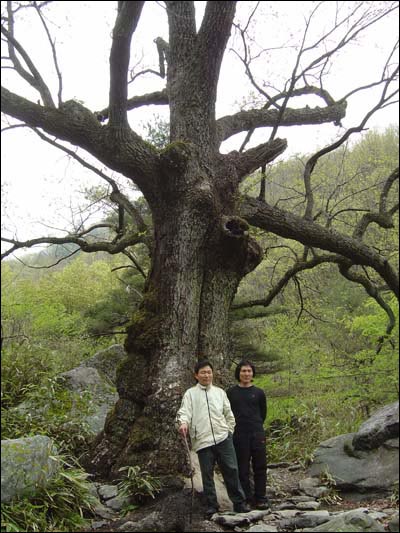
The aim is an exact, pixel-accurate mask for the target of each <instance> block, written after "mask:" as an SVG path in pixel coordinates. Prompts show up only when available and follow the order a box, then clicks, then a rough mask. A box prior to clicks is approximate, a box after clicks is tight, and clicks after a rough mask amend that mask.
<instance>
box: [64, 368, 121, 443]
mask: <svg viewBox="0 0 400 533" xmlns="http://www.w3.org/2000/svg"><path fill="white" fill-rule="evenodd" d="M57 377H58V379H59V380H60V382H62V383H64V385H65V387H66V388H68V389H70V390H71V391H73V392H75V393H76V394H82V393H83V392H84V391H90V392H91V394H92V398H91V406H90V407H91V413H90V414H89V415H87V416H85V417H84V419H85V421H86V423H87V424H88V426H89V430H90V432H91V433H92V434H93V435H97V434H98V433H100V431H102V429H103V428H104V423H105V421H106V417H107V414H108V412H109V411H110V409H111V408H112V407H113V405H114V404H115V403H116V402H117V400H118V394H117V393H116V391H115V389H114V387H113V386H112V385H110V383H109V382H108V381H106V380H105V379H104V378H102V377H101V375H100V374H99V372H98V370H97V369H96V368H92V367H84V366H78V367H76V368H73V369H72V370H69V371H68V372H63V373H62V374H59V375H58V376H57Z"/></svg>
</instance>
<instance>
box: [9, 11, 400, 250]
mask: <svg viewBox="0 0 400 533" xmlns="http://www.w3.org/2000/svg"><path fill="white" fill-rule="evenodd" d="M347 4H352V2H347ZM254 5H255V3H254V2H243V3H242V2H239V5H238V10H237V17H236V19H237V20H245V18H247V17H248V14H249V13H250V12H251V10H252V8H253V7H254ZM315 5H316V3H314V2H276V1H275V2H272V3H270V2H261V6H260V8H259V11H258V12H257V16H256V17H255V20H254V24H257V25H258V29H257V28H255V27H254V32H255V33H254V35H255V43H256V44H255V46H259V47H260V49H261V48H271V47H277V48H278V49H276V50H271V51H270V52H269V53H268V55H262V56H261V57H260V59H259V60H258V62H256V64H255V65H256V67H257V71H258V73H259V75H260V79H261V77H263V78H264V79H271V81H273V82H274V83H276V84H278V83H279V82H280V81H282V80H284V79H287V78H288V77H289V76H290V69H291V68H292V66H293V61H294V56H293V51H294V48H293V47H294V45H295V43H296V42H298V41H299V39H300V33H299V32H300V31H302V29H303V13H305V12H307V13H308V12H309V11H310V9H311V8H312V7H313V6H314V7H315ZM335 5H336V2H327V3H325V7H324V8H323V10H321V16H322V18H321V19H319V20H318V21H317V20H316V21H315V25H314V26H312V27H311V29H310V36H312V35H313V32H317V31H321V29H323V25H324V24H325V23H326V21H327V17H328V15H329V14H330V13H329V11H330V9H333V8H334V6H335ZM203 9H204V2H196V10H197V13H198V17H199V20H200V18H201V14H202V11H203ZM115 15H116V2H107V1H105V2H104V1H103V2H95V1H93V2H79V3H77V2H68V1H64V2H55V3H54V4H51V8H50V10H49V11H48V21H49V28H50V31H51V32H52V34H53V36H55V38H56V46H57V50H58V58H59V63H60V68H61V70H62V72H63V99H64V101H65V100H68V99H70V98H75V99H78V100H80V101H82V102H83V103H84V105H86V106H87V107H89V109H91V110H92V111H96V110H99V109H102V108H103V107H105V106H106V105H107V99H108V80H109V71H108V58H109V50H110V43H111V31H112V27H113V23H114V20H115ZM251 29H253V28H251ZM397 35H398V14H397V12H396V13H395V14H394V15H393V16H392V17H391V20H383V21H382V22H381V23H380V24H379V25H377V26H376V28H374V29H373V31H371V32H369V34H368V37H366V38H362V39H360V41H359V42H358V43H357V44H355V46H353V47H352V53H351V54H350V53H349V51H348V52H346V51H345V52H343V53H342V54H341V55H340V56H339V58H338V63H337V64H336V66H335V68H334V71H332V75H331V76H330V79H329V80H327V85H326V88H328V89H330V90H331V93H332V96H333V97H334V98H335V99H339V98H340V97H341V96H343V95H344V94H346V93H347V92H348V91H349V90H350V89H351V88H354V87H356V86H359V85H362V84H364V83H369V82H371V81H373V79H375V77H376V73H377V72H378V73H380V72H381V69H382V65H383V64H384V59H385V57H386V56H387V53H388V52H389V51H390V49H391V47H392V46H393V43H394V40H395V39H396V36H397ZM157 36H162V37H163V38H164V39H166V40H168V31H167V25H166V16H165V8H164V7H163V5H162V2H159V3H157V2H148V3H146V5H145V7H144V9H143V12H142V17H141V20H140V22H139V25H138V28H137V30H136V32H135V35H134V39H133V48H132V60H131V65H133V64H135V63H136V62H137V61H140V60H141V66H142V68H146V67H147V68H154V69H157V54H156V48H155V45H154V43H153V39H154V38H155V37H157ZM16 37H17V39H19V40H20V41H21V42H22V44H23V45H24V46H25V47H26V49H27V50H28V51H29V53H30V54H31V57H32V59H33V60H34V63H35V64H36V65H37V67H38V68H39V71H40V72H41V73H42V76H43V77H44V78H45V80H46V82H47V83H48V85H50V86H51V88H52V89H53V94H54V95H56V92H57V81H56V77H55V74H54V68H53V66H52V65H53V64H52V59H51V55H50V52H49V49H48V45H47V42H46V39H45V38H44V37H42V30H41V27H40V22H39V20H38V18H37V16H36V15H35V13H34V11H33V10H31V11H30V12H29V14H28V13H27V14H26V16H25V20H24V21H23V24H21V26H18V24H17V25H16ZM237 42H238V38H237V37H235V36H234V35H232V37H231V41H230V43H229V44H228V49H227V53H226V57H225V59H224V63H223V67H222V72H221V78H220V84H219V91H218V103H217V115H218V116H223V115H225V114H230V113H233V112H236V111H238V110H239V109H240V105H241V104H242V103H243V99H244V98H245V97H247V96H248V95H249V93H250V91H251V90H252V88H251V86H250V84H249V82H248V80H247V78H246V77H245V76H244V75H243V67H242V66H241V64H240V61H239V60H238V59H237V57H236V56H235V54H234V53H232V52H231V51H229V48H231V47H233V46H234V45H235V44H236V43H237ZM281 47H284V48H283V49H279V48H281ZM2 55H4V54H2ZM4 74H5V75H4V80H5V82H3V83H4V85H5V86H6V87H8V88H9V89H11V90H15V91H16V92H18V93H19V94H22V95H23V96H26V97H28V98H31V99H33V101H37V98H38V96H37V94H35V92H34V91H33V90H31V89H30V88H29V87H28V88H27V86H26V84H25V83H21V82H20V81H19V80H17V79H16V78H15V77H13V76H12V73H11V72H10V71H5V73H4ZM328 81H329V84H328ZM163 83H164V82H163V80H161V79H160V78H159V77H156V76H152V75H149V76H143V77H140V78H138V80H137V82H135V83H134V85H133V86H132V87H131V88H130V94H129V96H132V95H133V94H142V93H146V92H150V91H154V90H161V89H162V87H163ZM371 98H372V100H371ZM376 98H377V92H375V93H371V94H370V95H369V96H368V97H364V96H363V95H360V94H359V95H358V96H357V97H355V98H354V99H352V100H351V101H350V102H349V108H348V115H347V117H346V119H345V120H344V121H343V126H344V127H349V126H352V125H355V123H358V122H359V121H360V119H361V118H362V116H363V115H364V113H365V110H366V109H365V106H368V105H370V104H371V102H373V101H376ZM305 103H306V102H301V103H299V106H303V105H305ZM318 104H320V102H319V101H318V100H315V101H314V102H309V105H310V106H312V105H318ZM320 105H321V104H320ZM163 109H164V111H163ZM166 112H167V109H166V107H164V108H162V107H160V106H151V107H149V108H146V109H141V110H137V111H134V112H133V113H131V115H130V123H131V126H132V127H133V128H134V129H135V130H136V131H138V132H139V133H142V132H143V123H144V122H147V121H148V120H150V119H151V118H152V117H153V116H154V115H161V116H164V117H165V118H167V115H166ZM397 117H398V107H397V106H391V107H389V108H387V109H386V110H383V111H381V112H379V113H378V114H376V115H375V116H374V117H373V118H372V119H371V121H370V122H369V124H368V126H369V127H378V128H379V129H381V130H383V129H384V128H385V127H387V126H388V125H389V124H393V123H397V121H398V118H397ZM3 126H4V121H3ZM343 131H344V130H340V128H338V127H335V126H333V125H323V126H321V127H314V126H308V127H302V128H282V129H280V130H279V132H278V136H279V137H285V138H287V139H288V142H289V147H288V150H287V152H286V153H285V154H283V156H281V158H287V157H289V156H290V155H293V154H294V153H302V152H308V153H310V152H312V151H315V150H317V149H318V148H321V147H322V146H324V145H325V144H326V143H329V142H331V141H332V140H334V139H335V138H337V136H339V135H340V133H343ZM267 135H269V130H264V131H261V132H259V133H257V135H255V136H254V144H258V143H259V142H265V140H266V138H268V137H266V136H267ZM358 138H359V137H358ZM242 139H243V135H241V136H237V138H233V139H232V140H231V141H230V142H229V143H227V144H226V145H225V146H223V148H222V149H223V151H229V150H232V149H238V148H239V146H240V144H241V142H242ZM94 183H97V184H98V183H99V181H98V179H97V178H95V177H92V176H88V175H87V173H86V172H85V171H83V169H82V168H80V167H79V166H78V165H77V164H75V163H74V162H71V161H69V160H68V159H67V157H66V156H65V155H64V154H63V153H61V152H59V151H57V150H56V149H54V148H51V147H50V146H49V145H47V144H45V143H43V142H42V141H40V140H39V138H38V137H37V136H36V135H35V134H34V133H33V132H27V131H26V130H13V131H9V132H5V133H4V134H2V189H3V195H2V211H3V215H4V214H5V215H6V216H3V223H2V224H3V227H4V226H5V230H4V235H5V236H10V233H9V232H12V233H15V235H17V236H18V238H19V239H21V240H25V239H27V238H33V237H37V236H41V235H44V234H55V230H51V229H48V228H47V226H51V227H54V228H62V227H66V225H67V224H68V223H69V221H70V219H71V213H73V212H74V210H75V207H73V205H75V204H76V201H77V193H78V192H79V191H82V190H83V188H84V186H85V184H86V185H89V184H94ZM4 211H5V213H4ZM39 223H40V224H39ZM43 224H46V225H47V226H45V225H43ZM17 227H18V231H17ZM6 230H8V231H6Z"/></svg>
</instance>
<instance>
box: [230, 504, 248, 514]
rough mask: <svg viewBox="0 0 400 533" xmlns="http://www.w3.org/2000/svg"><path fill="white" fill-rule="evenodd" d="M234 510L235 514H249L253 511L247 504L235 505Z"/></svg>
mask: <svg viewBox="0 0 400 533" xmlns="http://www.w3.org/2000/svg"><path fill="white" fill-rule="evenodd" d="M233 510H234V511H235V513H249V512H250V511H251V509H250V507H249V506H248V505H247V503H245V502H243V503H239V504H238V505H234V507H233Z"/></svg>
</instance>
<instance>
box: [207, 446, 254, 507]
mask: <svg viewBox="0 0 400 533" xmlns="http://www.w3.org/2000/svg"><path fill="white" fill-rule="evenodd" d="M197 455H198V458H199V463H200V470H201V479H202V481H203V490H204V496H205V498H206V501H207V507H209V508H210V507H212V508H214V509H218V500H217V493H216V491H215V483H214V468H215V464H216V463H217V464H218V466H219V468H220V470H221V474H222V477H223V478H224V482H225V486H226V491H227V493H228V496H229V498H230V500H231V501H232V503H233V505H240V504H241V503H243V502H244V500H245V496H244V493H243V490H242V487H241V486H240V481H239V471H238V464H237V460H236V455H235V448H234V447H233V442H232V437H231V436H229V437H228V438H226V439H225V440H224V441H222V442H220V443H219V444H217V445H216V446H208V447H207V448H203V449H202V450H199V451H198V452H197Z"/></svg>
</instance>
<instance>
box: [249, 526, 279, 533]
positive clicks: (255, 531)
mask: <svg viewBox="0 0 400 533" xmlns="http://www.w3.org/2000/svg"><path fill="white" fill-rule="evenodd" d="M246 531H247V532H248V533H268V532H271V533H273V532H275V531H278V528H277V527H275V526H268V525H267V524H265V525H264V524H256V525H255V526H251V527H250V528H249V529H247V530H246Z"/></svg>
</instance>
